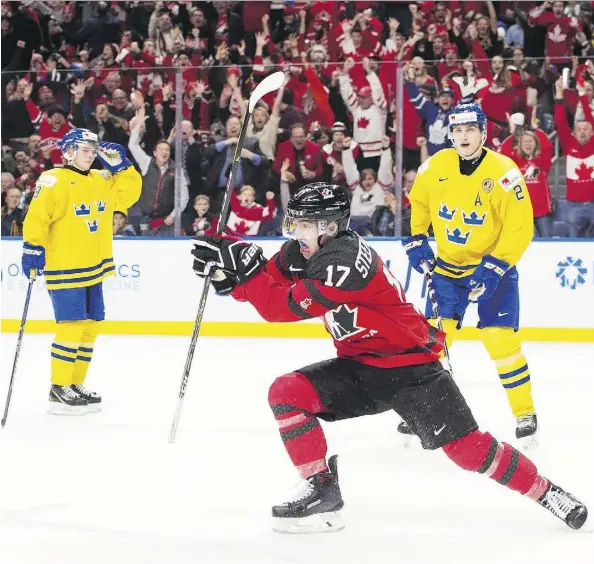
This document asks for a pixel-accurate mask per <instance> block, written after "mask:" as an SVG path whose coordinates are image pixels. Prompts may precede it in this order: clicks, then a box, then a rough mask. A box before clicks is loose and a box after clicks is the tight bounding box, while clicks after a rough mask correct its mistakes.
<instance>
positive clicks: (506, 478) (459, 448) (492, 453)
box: [443, 431, 548, 499]
mask: <svg viewBox="0 0 594 564" xmlns="http://www.w3.org/2000/svg"><path fill="white" fill-rule="evenodd" d="M443 450H444V452H445V453H446V454H447V455H448V457H449V458H451V459H452V460H453V461H454V462H455V463H456V464H457V465H458V466H460V467H461V468H464V470H470V471H471V472H478V473H479V474H485V475H486V476H488V477H489V478H491V479H492V480H495V481H496V482H498V483H500V484H501V485H503V486H506V487H508V488H509V489H511V490H515V491H517V492H520V493H521V494H522V495H527V496H528V497H531V498H532V499H539V498H540V497H542V495H543V494H544V492H545V491H546V489H547V487H548V480H546V479H545V478H543V477H542V476H540V475H539V474H538V470H537V469H536V466H535V465H534V463H533V462H532V461H531V460H530V459H529V458H527V457H525V456H524V455H523V454H522V453H521V452H519V451H518V450H516V449H515V448H514V447H512V446H511V445H508V444H507V443H499V442H497V440H495V439H494V438H493V437H492V436H491V435H490V434H489V433H482V432H481V431H473V432H472V433H470V434H468V435H466V436H465V437H462V438H461V439H457V440H455V441H452V442H451V443H449V444H447V445H445V446H444V447H443Z"/></svg>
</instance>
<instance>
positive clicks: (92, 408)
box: [84, 403, 103, 415]
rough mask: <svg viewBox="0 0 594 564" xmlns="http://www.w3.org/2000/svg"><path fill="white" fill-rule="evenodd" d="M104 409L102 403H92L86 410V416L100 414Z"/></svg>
mask: <svg viewBox="0 0 594 564" xmlns="http://www.w3.org/2000/svg"><path fill="white" fill-rule="evenodd" d="M102 409H103V408H102V407H101V404H100V403H90V404H89V405H87V406H86V407H85V408H84V410H85V415H86V414H87V413H99V412H100V411H101V410H102Z"/></svg>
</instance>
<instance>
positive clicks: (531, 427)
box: [516, 413, 538, 449]
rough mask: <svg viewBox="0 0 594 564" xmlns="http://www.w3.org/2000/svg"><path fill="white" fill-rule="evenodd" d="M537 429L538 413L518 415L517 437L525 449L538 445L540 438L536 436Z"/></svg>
mask: <svg viewBox="0 0 594 564" xmlns="http://www.w3.org/2000/svg"><path fill="white" fill-rule="evenodd" d="M537 429H538V421H537V419H536V413H530V414H529V415H522V416H521V417H518V419H517V423H516V439H518V440H519V441H520V443H521V444H522V446H523V447H524V448H525V449H529V448H534V447H536V446H538V438H537V436H536V431H537Z"/></svg>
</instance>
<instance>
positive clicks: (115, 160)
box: [97, 142, 132, 174]
mask: <svg viewBox="0 0 594 564" xmlns="http://www.w3.org/2000/svg"><path fill="white" fill-rule="evenodd" d="M97 158H98V159H99V160H100V161H101V164H102V165H103V166H104V167H105V168H106V169H107V170H108V171H109V172H111V174H117V173H118V172H122V170H126V169H127V168H128V167H130V166H132V161H131V160H130V159H129V158H128V157H127V156H126V149H124V147H122V146H121V145H120V144H118V143H107V142H102V143H99V148H98V149H97Z"/></svg>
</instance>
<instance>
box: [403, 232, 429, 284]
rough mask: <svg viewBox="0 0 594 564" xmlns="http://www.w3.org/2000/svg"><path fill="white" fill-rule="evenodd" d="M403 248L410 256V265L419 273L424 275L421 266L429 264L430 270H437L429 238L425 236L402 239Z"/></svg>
mask: <svg viewBox="0 0 594 564" xmlns="http://www.w3.org/2000/svg"><path fill="white" fill-rule="evenodd" d="M402 246H403V247H404V250H405V251H406V254H407V255H408V260H409V261H410V265H411V266H412V267H413V268H414V269H415V270H416V271H417V272H420V273H421V274H423V269H422V268H421V264H422V263H423V262H426V263H427V266H428V267H429V270H433V269H434V268H435V255H434V254H433V251H432V250H431V247H430V246H429V242H428V241H427V237H426V236H425V235H413V236H412V237H406V238H404V239H402Z"/></svg>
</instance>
